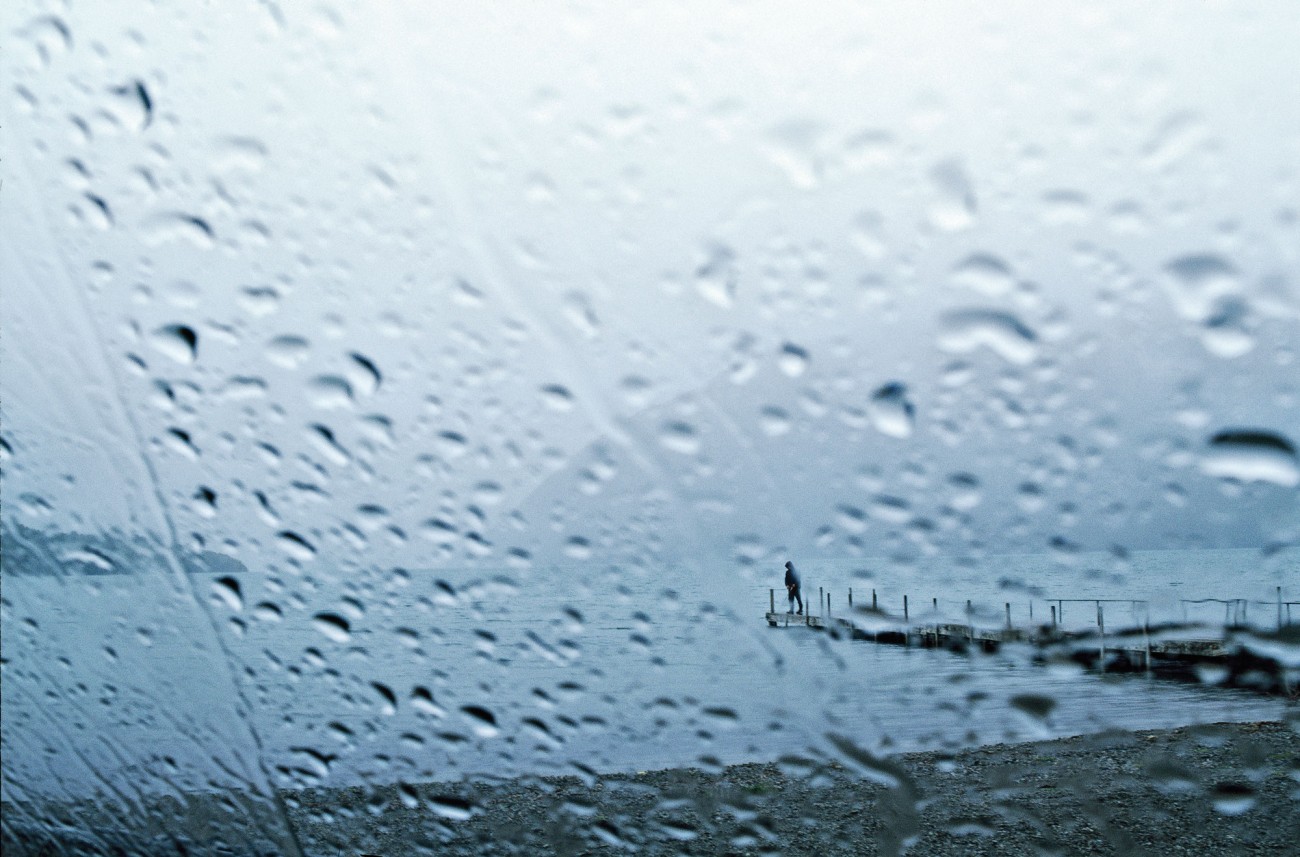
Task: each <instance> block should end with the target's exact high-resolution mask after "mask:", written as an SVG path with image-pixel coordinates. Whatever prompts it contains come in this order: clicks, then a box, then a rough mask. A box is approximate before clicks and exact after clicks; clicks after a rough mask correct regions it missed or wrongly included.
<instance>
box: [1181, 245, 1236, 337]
mask: <svg viewBox="0 0 1300 857" xmlns="http://www.w3.org/2000/svg"><path fill="white" fill-rule="evenodd" d="M1164 270H1165V274H1166V276H1165V278H1164V282H1165V286H1166V289H1167V291H1168V293H1169V296H1170V299H1171V300H1172V301H1173V303H1174V308H1175V309H1176V310H1177V311H1178V313H1179V315H1181V316H1182V317H1183V318H1185V319H1188V320H1189V321H1194V322H1197V323H1203V322H1205V321H1207V320H1208V319H1209V318H1210V317H1211V316H1213V315H1214V313H1215V311H1216V309H1217V308H1218V307H1219V301H1220V300H1222V299H1223V298H1226V297H1230V296H1233V295H1237V294H1238V293H1240V291H1241V277H1240V275H1239V274H1238V273H1237V269H1236V268H1235V267H1234V266H1233V265H1232V264H1231V263H1229V262H1227V261H1226V260H1224V259H1221V258H1220V257H1218V256H1213V255H1208V254H1204V255H1197V256H1182V257H1180V258H1178V259H1175V260H1173V261H1172V262H1170V263H1169V264H1167V265H1165V269H1164Z"/></svg>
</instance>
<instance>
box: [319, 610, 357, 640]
mask: <svg viewBox="0 0 1300 857" xmlns="http://www.w3.org/2000/svg"><path fill="white" fill-rule="evenodd" d="M312 625H314V626H315V628H316V630H317V631H320V632H321V633H322V634H324V635H325V636H326V637H329V638H330V639H331V640H333V641H334V642H336V643H346V642H347V641H348V640H351V639H352V625H351V624H350V623H349V622H348V620H347V619H345V618H343V617H342V616H340V615H339V614H337V613H317V614H316V615H315V616H313V617H312Z"/></svg>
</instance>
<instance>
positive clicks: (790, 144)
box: [763, 119, 825, 190]
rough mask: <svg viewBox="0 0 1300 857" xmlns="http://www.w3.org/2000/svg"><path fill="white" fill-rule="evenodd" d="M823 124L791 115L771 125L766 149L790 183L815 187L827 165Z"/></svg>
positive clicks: (765, 137)
mask: <svg viewBox="0 0 1300 857" xmlns="http://www.w3.org/2000/svg"><path fill="white" fill-rule="evenodd" d="M822 134H823V127H822V125H821V124H820V123H818V122H813V121H809V120H799V119H792V120H789V121H786V122H782V123H781V124H779V125H777V126H775V127H773V128H772V129H770V130H769V131H768V132H767V134H766V135H764V138H763V153H764V154H765V155H766V156H767V159H768V160H769V161H771V163H772V165H773V166H775V167H777V168H778V169H780V170H781V171H782V172H783V173H785V175H786V178H788V179H789V180H790V183H791V184H793V185H794V186H795V187H797V188H801V189H804V190H808V189H811V188H814V187H816V186H817V185H818V184H819V183H820V182H821V178H822V172H823V170H824V168H825V165H824V157H823V155H822V151H821V150H822Z"/></svg>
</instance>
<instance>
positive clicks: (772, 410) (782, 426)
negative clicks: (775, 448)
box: [759, 405, 792, 437]
mask: <svg viewBox="0 0 1300 857" xmlns="http://www.w3.org/2000/svg"><path fill="white" fill-rule="evenodd" d="M791 424H792V423H791V420H790V414H789V412H787V411H786V410H785V409H784V408H778V407H776V406H774V405H769V406H767V407H765V408H763V410H762V411H761V412H760V415H759V425H760V426H761V427H762V429H763V434H765V435H767V436H768V437H779V436H781V435H783V434H786V433H787V432H789V431H790V426H791Z"/></svg>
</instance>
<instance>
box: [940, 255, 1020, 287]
mask: <svg viewBox="0 0 1300 857" xmlns="http://www.w3.org/2000/svg"><path fill="white" fill-rule="evenodd" d="M952 282H953V284H954V285H957V286H961V287H962V288H966V289H971V290H973V291H976V292H979V293H980V294H982V295H987V296H989V297H1000V296H1002V295H1006V294H1009V293H1010V292H1011V291H1012V289H1014V288H1015V286H1016V279H1015V276H1014V275H1013V274H1012V273H1011V266H1010V265H1008V264H1007V263H1006V262H1004V261H1003V260H1002V259H1000V258H998V257H997V256H993V255H990V254H987V253H977V254H974V255H972V256H967V257H966V258H965V259H964V260H962V261H961V263H959V264H958V265H957V266H956V267H955V268H953V269H952Z"/></svg>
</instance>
